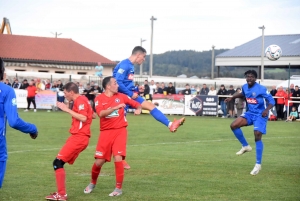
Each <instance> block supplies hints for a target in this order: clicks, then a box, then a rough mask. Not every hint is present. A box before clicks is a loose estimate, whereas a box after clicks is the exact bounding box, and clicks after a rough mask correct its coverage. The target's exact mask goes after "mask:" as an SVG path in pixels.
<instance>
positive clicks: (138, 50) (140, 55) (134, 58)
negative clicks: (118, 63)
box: [130, 46, 147, 65]
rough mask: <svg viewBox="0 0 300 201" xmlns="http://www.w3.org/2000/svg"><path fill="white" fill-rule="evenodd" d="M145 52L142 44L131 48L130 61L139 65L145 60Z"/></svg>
mask: <svg viewBox="0 0 300 201" xmlns="http://www.w3.org/2000/svg"><path fill="white" fill-rule="evenodd" d="M146 53H147V52H146V50H145V49H144V48H143V47H142V46H136V47H134V48H133V50H132V53H131V56H130V61H131V62H133V63H134V64H139V65H141V64H142V63H143V62H144V61H145V58H146Z"/></svg>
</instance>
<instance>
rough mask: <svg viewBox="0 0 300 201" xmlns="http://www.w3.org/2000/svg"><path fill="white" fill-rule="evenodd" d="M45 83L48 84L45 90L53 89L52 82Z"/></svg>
mask: <svg viewBox="0 0 300 201" xmlns="http://www.w3.org/2000/svg"><path fill="white" fill-rule="evenodd" d="M45 83H46V84H45V89H46V90H50V89H51V88H52V86H51V82H50V80H49V79H47V80H46V82H45Z"/></svg>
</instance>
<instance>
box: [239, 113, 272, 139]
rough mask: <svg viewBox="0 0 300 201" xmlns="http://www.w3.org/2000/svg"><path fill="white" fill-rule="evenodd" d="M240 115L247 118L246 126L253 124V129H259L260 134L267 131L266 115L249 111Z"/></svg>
mask: <svg viewBox="0 0 300 201" xmlns="http://www.w3.org/2000/svg"><path fill="white" fill-rule="evenodd" d="M241 117H243V118H245V119H246V120H247V123H248V126H250V125H253V126H254V131H259V132H261V133H262V134H266V133H267V122H268V117H262V116H261V115H256V114H251V113H249V112H245V113H244V114H242V115H241Z"/></svg>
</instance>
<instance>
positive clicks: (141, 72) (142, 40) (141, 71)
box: [140, 38, 146, 77]
mask: <svg viewBox="0 0 300 201" xmlns="http://www.w3.org/2000/svg"><path fill="white" fill-rule="evenodd" d="M145 41H146V40H145V39H142V38H141V47H142V46H143V42H145ZM140 76H141V77H142V76H143V63H142V64H141V65H140Z"/></svg>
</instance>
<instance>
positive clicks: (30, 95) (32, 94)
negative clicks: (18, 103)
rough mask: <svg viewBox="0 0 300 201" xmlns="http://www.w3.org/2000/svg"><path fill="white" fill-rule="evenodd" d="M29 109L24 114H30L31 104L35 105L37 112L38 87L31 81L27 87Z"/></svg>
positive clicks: (34, 108)
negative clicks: (36, 96)
mask: <svg viewBox="0 0 300 201" xmlns="http://www.w3.org/2000/svg"><path fill="white" fill-rule="evenodd" d="M26 90H27V109H26V110H24V112H28V111H29V110H30V105H31V103H32V104H33V111H34V112H36V104H35V94H36V92H37V88H36V86H34V85H33V82H32V81H30V82H29V85H28V87H27V89H26Z"/></svg>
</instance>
